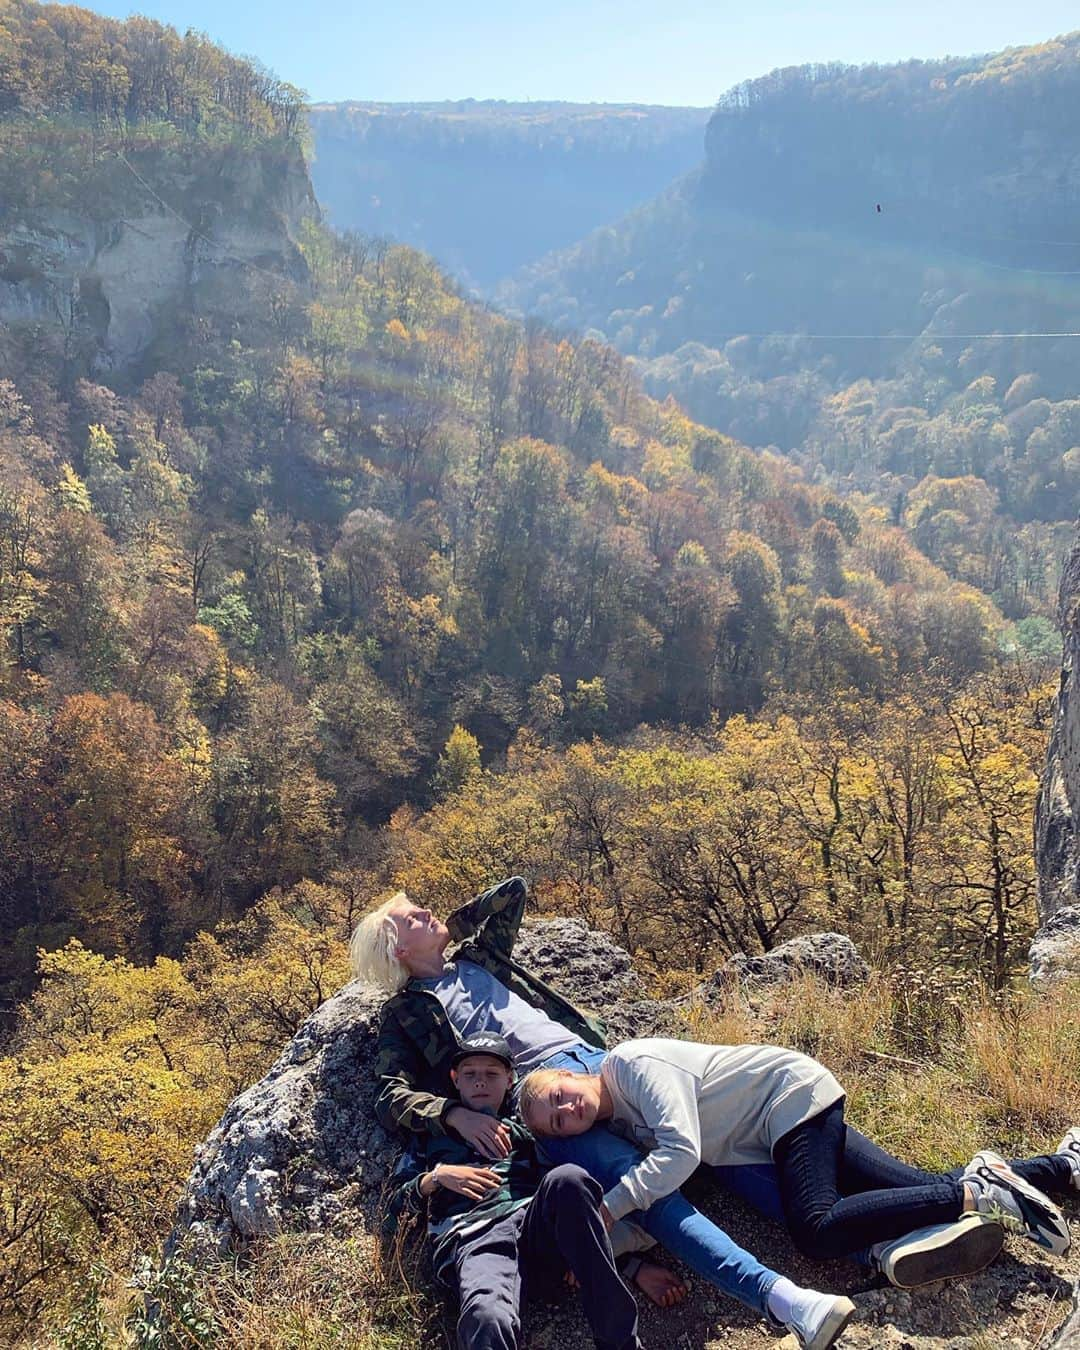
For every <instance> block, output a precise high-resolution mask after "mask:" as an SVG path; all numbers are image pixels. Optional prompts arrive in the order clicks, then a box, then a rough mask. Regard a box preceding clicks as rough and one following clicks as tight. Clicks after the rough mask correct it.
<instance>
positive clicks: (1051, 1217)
mask: <svg viewBox="0 0 1080 1350" xmlns="http://www.w3.org/2000/svg"><path fill="white" fill-rule="evenodd" d="M984 1156H990V1157H993V1158H1000V1160H1001V1164H1002V1169H1003V1170H1001V1171H998V1169H997V1168H995V1167H987V1168H986V1171H987V1172H989V1173H990V1177H989V1178H988V1179H989V1180H992V1181H996V1182H997V1184H998V1185H999V1186H1004V1187H1005V1188H1006V1189H1007V1190H1010V1191H1012V1193H1013V1195H1015V1196H1016V1200H1017V1203H1018V1204H1019V1206H1020V1210H1021V1213H1022V1214H1023V1216H1024V1222H1025V1223H1026V1224H1027V1228H1028V1231H1027V1237H1028V1239H1029V1240H1030V1241H1031V1242H1034V1243H1035V1244H1036V1245H1037V1246H1039V1247H1043V1248H1045V1250H1046V1251H1048V1252H1052V1253H1053V1254H1054V1255H1055V1256H1064V1255H1065V1254H1066V1252H1067V1251H1068V1250H1069V1248H1070V1247H1071V1246H1072V1237H1071V1235H1070V1233H1069V1225H1068V1224H1067V1223H1066V1222H1065V1216H1064V1215H1063V1214H1062V1212H1061V1210H1060V1209H1058V1207H1057V1205H1055V1204H1054V1202H1053V1201H1052V1200H1051V1199H1050V1198H1049V1197H1048V1196H1046V1195H1044V1194H1043V1193H1042V1191H1040V1190H1039V1189H1038V1187H1037V1186H1032V1185H1031V1183H1030V1182H1028V1181H1025V1180H1024V1178H1023V1177H1021V1176H1017V1174H1016V1173H1015V1172H1014V1171H1013V1170H1012V1168H1011V1167H1010V1166H1009V1164H1008V1163H1007V1162H1006V1161H1005V1159H1004V1158H1002V1157H1001V1155H1000V1154H993V1153H991V1154H989V1155H986V1154H984Z"/></svg>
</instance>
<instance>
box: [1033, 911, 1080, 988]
mask: <svg viewBox="0 0 1080 1350" xmlns="http://www.w3.org/2000/svg"><path fill="white" fill-rule="evenodd" d="M1029 956H1030V960H1031V982H1032V984H1036V985H1042V984H1049V983H1051V982H1052V981H1054V980H1059V979H1061V978H1062V977H1065V976H1069V975H1074V976H1075V975H1080V905H1066V906H1065V908H1064V909H1059V910H1057V912H1056V913H1054V914H1053V915H1051V917H1050V918H1049V919H1048V920H1047V921H1046V923H1044V924H1043V926H1042V927H1041V928H1040V929H1039V931H1038V932H1037V933H1036V934H1035V939H1034V941H1033V942H1032V944H1031V951H1030V953H1029Z"/></svg>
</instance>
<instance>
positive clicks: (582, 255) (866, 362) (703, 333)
mask: <svg viewBox="0 0 1080 1350" xmlns="http://www.w3.org/2000/svg"><path fill="white" fill-rule="evenodd" d="M1078 58H1080V35H1072V36H1069V37H1065V38H1060V39H1057V40H1055V41H1053V42H1048V43H1045V44H1043V45H1042V46H1038V47H1031V48H1024V49H1017V50H1010V51H1007V52H1004V53H1001V54H999V55H997V56H993V57H978V58H967V59H963V60H946V61H938V62H907V63H905V64H902V65H897V66H868V67H864V68H852V67H844V66H814V67H801V68H797V69H790V70H781V71H776V72H774V73H773V74H772V75H769V76H766V77H764V78H763V79H760V80H754V81H751V82H749V83H747V84H744V85H740V86H738V87H737V88H735V89H733V90H731V91H730V92H729V93H728V94H726V95H725V96H724V97H723V98H722V99H721V100H720V102H719V104H718V106H717V109H716V111H715V113H714V115H713V117H712V119H711V121H710V123H709V128H708V133H707V137H706V149H707V158H706V161H705V164H704V166H703V167H702V169H701V170H700V171H697V172H694V173H692V174H691V175H689V176H688V177H686V178H685V179H683V180H682V181H681V182H679V183H677V184H675V185H674V186H672V187H671V188H670V189H669V190H668V191H667V192H666V193H664V194H663V195H662V196H660V197H658V198H657V199H656V200H655V201H654V202H652V203H651V204H649V205H648V206H645V207H642V208H640V209H639V210H637V211H636V212H634V213H633V214H631V215H629V216H627V217H626V218H624V220H623V221H621V222H619V223H618V224H616V225H613V226H611V227H609V228H606V229H602V230H599V231H597V232H595V233H594V234H593V235H592V236H590V237H589V238H588V239H586V240H584V241H583V242H582V243H580V244H579V245H578V246H577V247H576V248H574V249H571V250H568V251H566V252H564V253H562V254H561V255H556V256H553V257H552V258H550V259H548V260H546V261H545V262H543V263H541V264H538V265H537V266H535V267H533V268H531V269H529V270H528V271H527V272H526V273H525V274H523V276H522V277H521V279H520V280H519V282H518V284H517V285H516V286H515V287H513V288H510V289H508V290H506V291H505V292H504V296H505V298H507V299H511V300H513V301H514V302H515V303H516V304H517V305H519V306H520V307H521V308H522V309H524V310H526V311H530V312H535V313H538V314H540V315H542V316H544V317H545V318H546V319H548V320H550V321H552V322H554V323H556V324H561V325H566V326H568V327H572V328H576V329H579V330H583V331H597V332H598V333H600V334H603V335H604V336H606V337H607V338H608V339H609V340H611V341H613V342H614V343H615V344H616V345H617V346H618V347H619V348H620V349H621V350H622V351H624V352H627V353H630V354H632V355H634V356H635V357H637V358H638V359H639V360H640V362H641V363H642V369H643V371H644V373H645V377H646V381H647V384H648V387H649V388H650V389H651V390H652V391H653V392H655V393H658V394H662V393H668V392H670V393H673V394H675V395H676V397H678V398H679V399H680V400H681V401H682V402H683V403H684V404H685V406H687V407H688V408H689V409H690V411H691V412H692V413H693V415H695V416H697V417H699V418H701V419H703V420H705V421H707V422H709V423H711V424H712V425H714V426H717V427H719V428H721V429H723V430H725V431H728V432H730V433H732V434H735V435H737V436H739V437H740V438H742V439H744V440H746V441H748V442H750V443H752V444H755V445H768V444H773V445H776V446H779V447H780V448H781V449H783V450H784V451H786V452H788V453H790V454H792V455H793V456H795V458H797V459H798V460H799V461H800V462H802V463H803V464H804V465H806V467H807V468H808V469H809V470H811V471H813V472H820V473H823V474H826V475H829V476H831V477H833V478H834V479H835V480H836V481H837V482H846V483H847V484H848V485H849V486H859V487H863V488H867V489H869V490H871V491H874V492H876V493H878V494H880V495H881V496H882V497H883V498H884V499H886V500H896V499H897V498H898V497H900V498H902V497H903V495H904V494H905V493H906V492H907V491H909V490H910V489H911V488H912V487H913V486H914V485H915V484H916V483H918V481H919V480H920V479H921V478H923V477H924V476H925V475H927V474H930V475H938V476H942V477H953V476H957V475H974V476H975V477H978V478H981V479H983V480H984V481H985V482H986V483H987V484H989V485H990V487H991V488H992V490H993V493H994V496H995V504H996V506H997V507H999V508H1000V510H1001V512H1002V514H1003V516H1004V517H1005V518H1007V519H1011V520H1013V521H1027V520H1045V521H1055V520H1061V521H1070V520H1071V519H1072V518H1073V517H1074V516H1075V514H1076V511H1077V508H1078V506H1080V460H1078V459H1077V455H1076V453H1075V451H1074V446H1075V444H1076V431H1075V419H1076V411H1077V406H1078V405H1077V403H1076V402H1075V390H1076V386H1075V358H1076V350H1077V342H1076V340H1075V339H1074V338H1073V337H1070V336H1066V337H1055V336H1053V335H1054V334H1059V333H1064V334H1072V333H1074V332H1076V331H1080V227H1078V224H1077V222H1078V220H1080V216H1078V214H1077V211H1076V200H1075V197H1076V192H1077V190H1078V189H1077V185H1076V175H1075V169H1074V165H1073V158H1072V156H1073V151H1072V144H1073V133H1072V127H1073V125H1074V122H1075V117H1076V114H1077V111H1078V109H1080V59H1078ZM1017 333H1020V334H1023V333H1033V334H1036V335H1038V336H1035V337H1031V338H1026V339H1019V340H1018V339H1016V338H1015V337H993V336H980V335H986V334H1017ZM1047 335H1049V336H1047ZM1060 544H1061V541H1060V540H1058V541H1056V543H1055V546H1054V547H1053V549H1052V550H1051V551H1052V552H1053V553H1055V554H1056V553H1058V552H1059V551H1060ZM1052 594H1053V579H1052V578H1051V584H1050V586H1049V588H1048V589H1046V590H1045V592H1044V594H1043V596H1042V604H1043V605H1044V607H1048V606H1049V604H1050V602H1051V597H1052Z"/></svg>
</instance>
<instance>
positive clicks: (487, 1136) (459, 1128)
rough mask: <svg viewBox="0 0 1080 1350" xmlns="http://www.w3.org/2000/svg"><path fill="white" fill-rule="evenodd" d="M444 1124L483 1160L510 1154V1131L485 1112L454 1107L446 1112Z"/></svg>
mask: <svg viewBox="0 0 1080 1350" xmlns="http://www.w3.org/2000/svg"><path fill="white" fill-rule="evenodd" d="M446 1123H447V1125H449V1126H450V1127H451V1129H453V1130H454V1131H456V1133H458V1134H460V1135H461V1137H462V1139H464V1140H465V1142H466V1143H467V1144H472V1146H473V1148H474V1149H476V1151H477V1153H479V1154H482V1155H483V1157H485V1158H505V1157H506V1155H507V1154H508V1153H509V1152H510V1131H509V1130H508V1129H507V1128H506V1126H505V1125H504V1124H503V1123H502V1121H501V1120H496V1119H495V1117H494V1116H489V1115H488V1114H487V1113H486V1112H485V1111H470V1110H469V1108H468V1107H467V1106H455V1107H453V1108H452V1109H451V1110H449V1111H447V1113H446Z"/></svg>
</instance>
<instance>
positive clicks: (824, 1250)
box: [773, 1101, 1071, 1259]
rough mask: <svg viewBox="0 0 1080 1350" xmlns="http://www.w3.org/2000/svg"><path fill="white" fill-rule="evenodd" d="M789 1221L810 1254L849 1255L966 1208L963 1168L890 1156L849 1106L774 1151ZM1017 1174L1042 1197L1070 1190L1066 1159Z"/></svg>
mask: <svg viewBox="0 0 1080 1350" xmlns="http://www.w3.org/2000/svg"><path fill="white" fill-rule="evenodd" d="M773 1160H774V1162H775V1164H776V1171H777V1181H778V1183H779V1187H780V1199H781V1203H782V1204H783V1209H784V1219H785V1221H786V1223H787V1226H788V1229H789V1230H790V1232H791V1235H792V1237H793V1238H794V1240H795V1245H796V1246H797V1247H798V1248H799V1250H800V1251H802V1252H804V1253H805V1254H806V1255H807V1256H816V1257H819V1258H825V1259H830V1258H836V1257H843V1256H850V1255H851V1254H852V1253H853V1252H857V1251H859V1250H861V1249H863V1248H866V1247H869V1246H872V1245H873V1244H874V1243H875V1242H887V1241H889V1240H890V1239H891V1238H897V1237H903V1236H904V1234H905V1233H910V1232H911V1231H912V1230H913V1229H915V1228H923V1227H925V1226H926V1225H928V1224H934V1223H952V1222H954V1221H955V1220H956V1219H958V1218H959V1217H960V1214H961V1212H962V1210H963V1208H964V1191H963V1185H962V1183H961V1181H960V1176H961V1173H962V1172H963V1169H962V1168H957V1169H956V1171H954V1172H948V1173H945V1174H937V1173H933V1172H923V1171H920V1170H919V1169H918V1168H917V1167H909V1166H908V1165H907V1163H903V1162H901V1161H900V1160H899V1159H898V1158H894V1157H892V1156H891V1155H890V1154H888V1153H886V1152H885V1150H884V1149H882V1148H879V1147H878V1146H877V1144H874V1143H872V1142H871V1141H870V1140H869V1139H867V1138H866V1136H865V1135H862V1134H860V1133H859V1132H858V1130H853V1129H851V1128H850V1126H848V1125H846V1124H845V1123H844V1103H843V1102H842V1101H840V1102H834V1104H833V1105H832V1106H830V1107H828V1108H827V1109H826V1110H824V1111H822V1112H821V1113H820V1114H819V1115H816V1116H813V1117H811V1119H810V1120H807V1121H804V1122H803V1123H802V1124H801V1125H798V1126H796V1127H795V1129H793V1130H791V1131H790V1132H789V1133H788V1134H786V1135H784V1137H783V1138H782V1139H781V1140H780V1141H779V1143H778V1144H777V1145H776V1148H775V1149H774V1150H773ZM1012 1166H1013V1168H1014V1169H1015V1171H1016V1172H1018V1173H1019V1175H1020V1176H1022V1177H1023V1178H1024V1180H1025V1181H1028V1182H1030V1183H1031V1184H1032V1185H1033V1186H1037V1187H1038V1188H1039V1189H1040V1190H1043V1191H1051V1192H1053V1191H1062V1190H1065V1189H1067V1188H1068V1187H1069V1185H1070V1176H1071V1169H1070V1165H1069V1162H1068V1160H1067V1159H1065V1158H1060V1157H1054V1156H1045V1157H1039V1158H1029V1159H1020V1160H1018V1161H1016V1162H1014V1163H1013V1164H1012Z"/></svg>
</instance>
